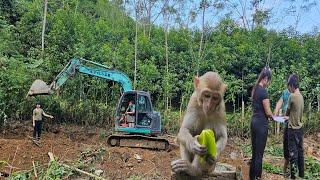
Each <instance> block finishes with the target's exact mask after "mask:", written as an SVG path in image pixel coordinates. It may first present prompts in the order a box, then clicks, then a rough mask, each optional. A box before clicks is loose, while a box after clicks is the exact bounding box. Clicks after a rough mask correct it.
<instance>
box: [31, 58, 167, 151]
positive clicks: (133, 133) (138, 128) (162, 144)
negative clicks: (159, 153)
mask: <svg viewBox="0 0 320 180" xmlns="http://www.w3.org/2000/svg"><path fill="white" fill-rule="evenodd" d="M78 72H80V73H83V74H87V75H89V76H95V77H99V78H102V79H106V80H110V81H115V82H118V83H120V85H121V87H122V90H123V93H122V94H121V97H120V100H119V102H118V104H117V109H116V113H115V116H114V120H115V131H116V133H114V134H112V135H110V136H109V137H108V138H107V144H108V145H109V146H119V147H137V148H147V149H156V150H169V142H168V140H166V139H165V138H160V137H157V136H159V135H160V134H161V118H160V113H159V112H156V111H154V109H153V106H152V103H151V98H150V94H149V93H148V92H144V91H137V90H133V88H132V83H131V80H130V79H129V77H128V76H127V75H126V74H124V73H123V72H121V71H117V70H114V69H111V68H109V67H107V66H105V65H102V64H99V63H96V62H93V61H89V60H85V59H80V58H73V59H71V60H70V61H69V63H68V64H67V65H66V66H65V67H64V68H63V70H62V71H61V72H60V73H59V74H58V75H57V76H56V78H55V79H54V81H53V82H52V83H51V84H50V85H47V84H46V83H45V82H44V81H42V80H40V79H37V80H35V81H34V82H33V84H32V85H31V88H30V89H29V91H28V96H37V95H50V94H53V93H54V92H55V91H57V90H58V89H59V88H60V87H61V86H62V85H63V84H64V83H65V82H66V81H67V80H69V79H71V78H72V77H73V76H74V75H75V74H77V73H78ZM129 102H134V104H135V110H134V114H132V115H131V118H130V121H129V118H128V122H127V120H124V119H126V118H125V116H127V115H125V112H126V110H127V109H128V106H129ZM128 124H130V126H129V125H128Z"/></svg>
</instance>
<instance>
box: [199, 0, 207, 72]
mask: <svg viewBox="0 0 320 180" xmlns="http://www.w3.org/2000/svg"><path fill="white" fill-rule="evenodd" d="M200 6H201V7H202V31H201V38H200V45H199V53H198V62H197V75H198V76H199V70H200V59H201V54H202V44H203V36H204V15H205V11H206V6H207V2H206V0H202V2H201V5H200Z"/></svg>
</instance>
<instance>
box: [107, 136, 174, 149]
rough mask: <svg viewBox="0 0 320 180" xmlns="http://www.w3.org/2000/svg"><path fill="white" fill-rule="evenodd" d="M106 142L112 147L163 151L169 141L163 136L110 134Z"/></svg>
mask: <svg viewBox="0 0 320 180" xmlns="http://www.w3.org/2000/svg"><path fill="white" fill-rule="evenodd" d="M107 144H108V145H109V146H112V147H132V148H144V149H152V150H164V151H168V150H169V149H170V144H169V141H168V140H166V139H164V138H157V137H149V136H143V135H136V134H135V135H130V134H128V135H120V134H119V135H110V136H109V137H108V139H107Z"/></svg>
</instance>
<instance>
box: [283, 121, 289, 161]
mask: <svg viewBox="0 0 320 180" xmlns="http://www.w3.org/2000/svg"><path fill="white" fill-rule="evenodd" d="M288 146H289V136H288V123H287V122H285V125H284V129H283V156H284V159H286V160H289V158H290V156H289V147H288Z"/></svg>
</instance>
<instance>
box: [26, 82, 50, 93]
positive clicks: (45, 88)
mask: <svg viewBox="0 0 320 180" xmlns="http://www.w3.org/2000/svg"><path fill="white" fill-rule="evenodd" d="M52 93H53V91H52V90H51V86H49V85H47V84H46V83H45V82H44V81H42V80H40V79H37V80H35V81H34V82H33V83H32V85H31V87H30V89H29V91H28V96H36V95H48V94H52Z"/></svg>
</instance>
